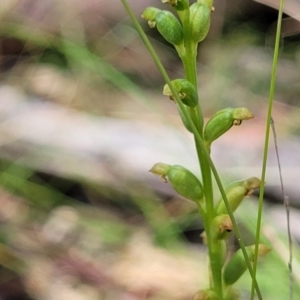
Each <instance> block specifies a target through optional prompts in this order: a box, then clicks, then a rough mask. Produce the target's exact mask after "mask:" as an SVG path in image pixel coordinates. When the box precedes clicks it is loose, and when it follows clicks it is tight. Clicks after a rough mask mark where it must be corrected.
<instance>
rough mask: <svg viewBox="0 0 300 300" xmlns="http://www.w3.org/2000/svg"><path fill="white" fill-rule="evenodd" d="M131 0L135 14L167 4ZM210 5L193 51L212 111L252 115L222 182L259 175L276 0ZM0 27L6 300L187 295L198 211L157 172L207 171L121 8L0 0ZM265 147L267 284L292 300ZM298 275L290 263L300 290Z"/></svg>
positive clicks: (294, 115) (286, 35)
mask: <svg viewBox="0 0 300 300" xmlns="http://www.w3.org/2000/svg"><path fill="white" fill-rule="evenodd" d="M258 2H260V3H258ZM285 2H286V3H285V13H286V15H285V20H284V23H283V34H282V43H281V53H280V61H279V64H278V76H277V84H276V99H275V100H276V101H275V104H274V114H273V117H274V120H275V126H276V129H277V138H278V143H279V151H280V159H281V164H282V170H283V178H284V183H285V188H286V193H287V194H288V196H289V197H290V200H291V203H292V205H293V207H294V209H293V211H292V225H293V236H294V238H295V240H296V241H297V242H298V241H299V239H300V233H299V231H298V230H297V229H298V228H299V226H298V224H297V222H299V221H298V220H299V218H298V214H299V212H298V210H297V209H298V208H299V200H298V195H299V184H298V177H299V164H300V157H299V153H300V151H299V150H300V142H299V132H300V131H299V126H300V119H299V117H298V116H299V102H300V100H299V94H300V84H299V82H300V72H299V65H300V47H299V45H300V44H299V34H300V27H299V22H298V21H299V20H300V18H299V16H300V2H299V1H296V0H294V1H288V0H286V1H285ZM263 3H265V4H267V5H263ZM129 4H130V5H131V6H132V8H133V9H134V11H135V13H136V15H137V17H139V16H140V15H141V14H142V12H143V10H144V8H145V7H146V6H149V5H153V6H158V7H161V8H164V9H167V8H168V7H167V6H166V5H163V4H161V2H160V1H155V0H145V1H130V2H129ZM214 6H215V12H214V13H213V14H212V25H211V31H210V33H209V36H208V37H207V39H206V40H205V41H204V42H203V43H202V44H201V45H200V48H199V56H198V70H199V92H200V101H201V105H202V107H203V110H204V114H205V117H206V118H209V117H210V116H211V115H212V114H214V113H215V112H216V111H217V110H219V109H222V108H225V107H229V106H247V107H248V108H249V109H251V111H253V113H254V114H255V119H254V120H251V121H249V122H245V124H243V125H242V126H241V127H239V128H233V129H232V130H231V131H230V132H229V133H227V134H226V135H224V137H222V138H221V139H220V140H218V141H217V142H216V143H215V145H214V147H213V151H212V156H213V158H214V160H215V162H216V165H217V167H218V168H219V170H220V174H221V176H222V178H223V181H224V183H225V185H226V184H228V183H229V182H231V181H232V180H238V179H242V178H245V177H249V176H257V177H260V172H261V169H260V168H261V160H262V151H263V143H264V126H265V116H266V110H267V101H268V93H269V82H270V74H271V67H272V55H273V44H274V37H275V27H276V19H277V10H276V8H277V7H278V6H277V5H276V1H257V2H254V1H250V0H232V1H224V0H218V1H217V0H216V1H215V3H214ZM270 6H271V7H273V8H271V7H270ZM291 17H292V18H291ZM139 20H140V22H141V24H142V26H143V28H144V29H145V31H146V33H147V35H148V36H149V38H150V40H151V42H152V43H153V45H154V47H155V49H156V50H157V52H158V54H159V56H160V57H161V60H162V62H163V63H164V65H165V66H166V69H167V70H168V72H169V74H170V76H171V77H172V78H176V77H181V76H182V67H181V64H180V61H179V59H178V58H177V56H176V53H175V51H174V49H172V47H171V46H170V45H168V44H167V43H165V42H164V41H163V39H162V38H161V37H160V36H159V35H158V33H157V31H156V30H155V29H152V30H151V29H149V28H148V27H147V24H146V22H144V21H143V20H142V19H141V18H139ZM0 22H1V23H0V76H1V81H0V121H1V123H0V143H1V144H0V145H1V147H0V171H1V172H0V183H1V190H0V203H1V204H0V207H1V209H0V226H1V227H0V299H1V300H2V299H3V300H17V299H24V300H25V299H32V300H33V299H34V300H35V299H37V300H42V299H45V300H52V299H53V300H54V299H55V300H56V299H59V300H64V299H73V300H77V299H78V300H94V299H114V300H115V299H120V300H139V299H152V300H154V299H159V300H164V299H171V300H172V299H174V300H177V299H178V300H183V299H191V297H192V295H193V294H194V293H195V291H197V290H198V289H200V288H202V287H205V286H206V284H207V281H208V274H207V270H206V264H207V262H206V255H205V247H204V246H203V245H202V244H201V239H200V237H199V234H200V233H201V231H202V224H201V220H199V218H198V216H197V214H196V213H195V206H194V204H193V203H190V202H188V201H185V200H184V199H181V198H179V197H178V196H177V195H176V194H175V193H174V192H173V191H172V189H171V188H170V187H169V186H168V185H165V184H163V183H162V182H160V181H159V180H158V179H157V178H153V177H152V176H151V175H150V174H149V173H148V170H149V169H150V168H151V166H152V165H153V164H154V163H156V162H158V161H163V162H166V163H170V164H182V165H184V166H186V167H188V168H189V169H191V170H192V171H194V172H195V173H197V174H198V173H199V171H198V167H197V163H196V155H195V152H194V149H193V141H192V138H191V136H190V135H189V134H188V133H187V132H185V130H184V128H183V126H182V125H181V123H180V119H179V117H178V115H177V111H176V107H174V105H173V103H172V102H171V101H169V100H168V99H166V98H165V97H163V96H162V95H161V90H162V86H163V85H164V82H163V79H162V77H161V75H160V74H159V72H158V70H157V68H156V66H155V64H154V63H153V62H152V59H151V57H150V55H149V54H148V52H147V50H146V48H145V46H144V45H143V44H142V42H141V40H140V38H139V36H138V34H137V33H136V31H135V29H134V28H133V26H132V23H131V21H130V19H129V18H128V16H127V15H126V13H125V10H124V8H123V6H122V4H121V2H120V1H117V0H110V1H104V0H98V1H96V0H86V1H79V0H78V1H74V0H73V1H68V0H63V1H55V0H43V1H37V0H10V1H1V3H0ZM270 145H271V146H270V156H269V161H268V171H267V179H266V200H268V204H266V217H265V219H264V227H263V234H264V238H265V239H266V240H268V242H269V243H271V245H272V246H273V250H274V251H273V253H274V254H272V255H273V256H271V258H270V259H272V260H270V261H269V262H266V264H264V265H263V269H262V270H261V274H262V276H264V277H262V278H263V279H262V280H261V282H262V283H263V286H262V290H263V291H264V293H265V295H266V296H265V298H264V299H272V300H274V299H287V296H286V295H288V274H287V269H286V263H285V262H286V259H287V253H288V252H287V251H288V250H287V245H286V239H285V237H286V231H285V230H286V229H285V212H284V208H283V206H282V204H281V202H282V196H281V190H280V185H279V175H278V167H277V162H276V156H275V152H274V146H273V139H272V138H271V143H270ZM217 193H218V192H217V191H216V195H218V194H217ZM216 197H218V196H216ZM246 202H247V203H245V206H244V207H241V209H240V212H239V214H238V215H237V217H238V220H239V224H240V226H241V228H243V230H244V234H245V238H246V242H247V243H251V242H253V231H254V229H253V226H254V225H253V224H254V222H253V219H254V218H255V213H256V203H257V202H256V199H255V197H254V198H253V199H249V200H247V201H246ZM271 203H272V204H271ZM249 212H252V213H249ZM232 247H234V242H232ZM295 247H296V248H297V246H296V244H295ZM296 251H297V249H296ZM296 253H298V252H296ZM297 255H298V254H296V255H295V256H296V258H295V259H299V258H298V256H297ZM297 262H298V260H297ZM274 272H276V273H277V274H278V276H277V277H278V278H276V279H274V278H271V277H270V274H274ZM299 276H300V272H299V270H298V269H297V265H296V266H295V278H296V280H295V282H296V285H295V294H296V293H297V292H298V293H299ZM247 280H248V279H247V278H245V279H243V280H241V283H240V286H239V288H240V290H241V295H242V298H243V297H244V299H248V298H249V295H248V292H247V291H249V281H247ZM276 280H277V281H276ZM276 297H277V298H276ZM278 297H279V298H278Z"/></svg>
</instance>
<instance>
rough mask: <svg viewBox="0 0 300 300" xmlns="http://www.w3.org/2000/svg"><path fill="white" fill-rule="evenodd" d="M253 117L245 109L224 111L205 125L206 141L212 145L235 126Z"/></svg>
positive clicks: (219, 112)
mask: <svg viewBox="0 0 300 300" xmlns="http://www.w3.org/2000/svg"><path fill="white" fill-rule="evenodd" d="M253 117H254V116H253V115H252V113H251V112H250V111H249V110H248V109H247V108H244V107H241V108H235V109H233V108H225V109H222V110H220V111H218V112H217V113H216V114H215V115H214V116H213V117H212V118H211V119H210V120H209V121H208V122H207V124H206V125H205V128H204V139H205V140H206V142H207V143H208V144H211V143H212V142H213V141H214V140H216V139H217V138H219V137H220V136H221V135H222V134H224V133H225V132H226V131H228V130H229V129H230V128H231V127H232V126H233V125H240V124H241V123H242V121H243V120H249V119H251V118H253Z"/></svg>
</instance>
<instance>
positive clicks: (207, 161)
mask: <svg viewBox="0 0 300 300" xmlns="http://www.w3.org/2000/svg"><path fill="white" fill-rule="evenodd" d="M121 1H122V3H123V5H124V7H125V9H126V11H127V12H128V15H129V16H130V17H131V18H132V21H133V23H134V25H135V27H136V29H137V31H138V33H139V34H140V36H141V38H142V40H143V42H144V43H145V45H146V47H147V49H148V51H149V52H150V54H151V56H152V58H153V60H154V62H155V63H156V65H157V67H158V69H159V70H160V72H161V74H162V76H163V78H164V80H165V82H166V83H167V84H168V85H169V87H170V89H171V92H172V95H173V96H174V98H175V100H176V103H177V104H178V106H179V108H180V109H181V111H182V112H183V114H184V116H185V118H186V119H187V122H188V124H189V126H190V128H191V130H192V132H193V134H194V138H195V141H196V148H197V154H198V157H199V161H200V162H201V164H200V165H201V171H202V176H203V183H204V182H205V191H204V193H205V199H206V205H207V206H208V207H213V193H212V191H213V190H212V179H211V170H212V172H213V174H214V177H215V180H216V183H217V185H218V187H219V190H220V193H221V195H222V198H223V199H224V203H225V206H226V209H227V210H228V214H229V216H230V218H231V221H232V224H233V228H234V232H235V234H236V236H237V239H238V242H239V244H240V247H241V249H242V251H243V254H244V257H245V261H246V264H247V267H248V269H249V271H250V274H251V275H252V267H251V264H250V261H249V258H248V255H247V252H246V249H245V245H244V243H243V241H242V237H241V234H240V231H239V228H238V227H237V224H236V221H235V219H234V216H233V213H232V211H231V209H230V205H229V203H228V199H227V197H226V193H225V191H224V188H223V186H222V183H221V180H220V177H219V176H218V173H217V170H216V168H215V166H214V164H213V162H212V160H211V157H210V155H209V153H208V150H207V149H206V147H205V143H204V141H203V129H202V126H199V127H197V125H196V124H197V122H194V120H192V118H191V114H190V113H189V112H188V111H187V110H186V109H185V105H184V104H183V103H182V101H181V99H180V97H179V95H178V93H177V92H176V90H175V88H174V86H173V84H172V83H171V80H170V78H169V76H168V74H167V72H166V70H165V68H164V66H163V65H162V63H161V62H160V60H159V58H158V56H157V54H156V52H155V50H154V49H153V47H152V45H151V43H150V42H149V40H148V38H147V36H146V34H145V33H144V31H143V29H142V27H141V26H140V24H139V22H138V21H137V19H136V17H135V15H134V13H133V12H132V10H131V9H130V7H129V5H128V3H127V1H126V0H121ZM185 22H186V21H185ZM187 28H188V27H187ZM186 49H192V48H189V47H187V48H186ZM188 51H189V50H188ZM194 51H195V55H194V56H193V57H194V58H192V57H190V58H191V59H192V61H193V63H194V66H195V65H196V50H194ZM183 57H184V56H181V58H182V59H183V62H184V64H185V70H187V76H188V78H187V79H188V80H190V82H193V83H194V84H195V87H197V75H196V74H197V73H196V69H195V67H193V70H194V71H192V66H190V64H191V63H192V62H188V61H187V60H188V59H187V58H188V56H186V57H184V58H183ZM193 74H194V75H193ZM198 110H199V108H198ZM195 114H197V112H196V113H195ZM198 120H201V121H202V120H203V118H202V114H200V113H199V117H198ZM198 124H199V125H201V122H199V123H198ZM202 124H203V121H202ZM206 209H207V208H205V210H204V211H206ZM201 211H202V210H199V212H200V214H201ZM206 215H207V216H206V217H205V218H204V222H205V230H206V231H207V234H208V235H207V236H208V244H212V243H211V235H210V234H209V233H210V232H209V224H210V220H212V219H213V216H214V210H213V209H209V213H208V214H206ZM208 248H209V255H210V260H211V261H212V262H213V263H212V264H211V268H212V277H213V287H214V289H215V292H217V293H218V296H219V299H220V300H221V299H223V295H222V284H221V283H220V276H221V268H217V266H216V264H214V261H216V260H215V259H217V255H214V251H213V250H212V249H211V248H212V247H211V246H208ZM253 281H254V285H255V289H256V292H257V295H258V298H259V299H262V298H261V294H260V290H259V287H258V284H257V282H256V279H255V278H253Z"/></svg>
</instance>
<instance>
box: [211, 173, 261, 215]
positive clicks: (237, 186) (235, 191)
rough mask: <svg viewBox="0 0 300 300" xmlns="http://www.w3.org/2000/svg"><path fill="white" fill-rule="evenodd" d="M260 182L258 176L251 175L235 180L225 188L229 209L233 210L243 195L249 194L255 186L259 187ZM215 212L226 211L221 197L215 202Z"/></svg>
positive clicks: (222, 212)
mask: <svg viewBox="0 0 300 300" xmlns="http://www.w3.org/2000/svg"><path fill="white" fill-rule="evenodd" d="M260 183H261V181H260V180H259V179H258V178H256V177H251V178H248V179H246V180H242V181H235V182H233V183H232V184H231V185H230V186H229V187H228V188H227V189H225V194H226V197H227V200H228V203H229V206H230V208H231V211H232V212H234V211H235V210H236V209H237V208H238V207H239V205H240V204H241V202H242V201H243V199H244V198H245V196H249V195H251V194H252V193H253V190H254V189H255V188H258V187H260ZM216 213H217V215H220V214H226V213H228V212H227V209H226V205H225V202H224V199H223V198H222V199H220V200H219V202H218V204H217V208H216Z"/></svg>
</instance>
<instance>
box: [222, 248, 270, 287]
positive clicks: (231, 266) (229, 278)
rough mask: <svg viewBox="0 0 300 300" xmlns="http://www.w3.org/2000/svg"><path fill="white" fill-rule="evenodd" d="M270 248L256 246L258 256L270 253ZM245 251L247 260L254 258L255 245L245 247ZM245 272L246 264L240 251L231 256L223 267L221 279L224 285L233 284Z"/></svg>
mask: <svg viewBox="0 0 300 300" xmlns="http://www.w3.org/2000/svg"><path fill="white" fill-rule="evenodd" d="M270 250H271V249H270V248H269V247H268V246H266V245H264V244H259V245H258V256H264V255H266V254H267V253H269V252H270ZM246 251H247V254H248V257H249V260H250V261H252V260H253V258H254V251H255V245H251V246H247V247H246ZM246 270H247V264H246V261H245V259H244V255H243V252H242V249H239V250H238V251H237V252H235V253H234V254H233V256H232V257H231V259H230V260H229V262H228V263H227V265H226V266H225V269H224V273H223V278H224V283H225V284H226V285H232V284H234V283H235V282H236V281H237V280H238V279H239V278H240V277H241V276H242V275H243V274H244V272H245V271H246Z"/></svg>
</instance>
